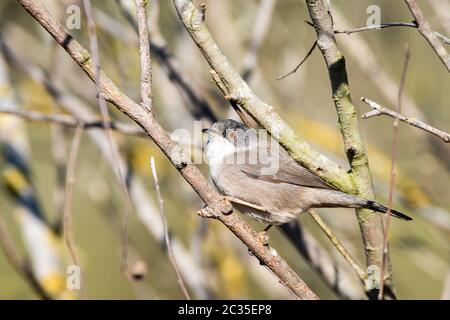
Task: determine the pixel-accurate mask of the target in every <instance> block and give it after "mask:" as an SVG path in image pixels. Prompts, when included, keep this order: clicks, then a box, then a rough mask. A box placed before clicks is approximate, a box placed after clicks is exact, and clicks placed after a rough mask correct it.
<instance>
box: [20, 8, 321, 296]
mask: <svg viewBox="0 0 450 320" xmlns="http://www.w3.org/2000/svg"><path fill="white" fill-rule="evenodd" d="M17 1H18V2H19V3H20V4H21V5H22V6H23V7H24V8H25V9H26V10H27V11H28V12H29V13H30V15H31V16H32V17H33V18H34V19H36V20H37V21H38V22H39V23H40V24H41V25H42V26H43V27H44V28H45V29H46V30H47V31H48V32H49V33H50V34H51V35H52V37H53V38H54V39H55V40H56V41H57V42H58V44H60V45H61V46H62V47H64V49H65V50H66V51H67V52H68V54H69V55H70V56H71V57H72V59H74V61H75V62H76V63H77V64H78V65H79V66H80V67H81V68H82V69H83V70H84V71H85V72H86V74H87V75H88V76H89V77H90V78H91V79H92V80H94V81H95V77H94V72H93V66H92V62H91V56H90V54H89V52H88V51H87V50H86V49H85V48H83V47H82V46H81V44H80V43H78V42H77V41H76V40H75V39H74V38H72V37H71V36H70V35H69V34H68V33H67V32H66V31H65V30H64V28H63V27H62V26H61V25H60V24H59V23H57V22H56V21H55V20H54V19H53V17H51V15H50V14H49V13H48V11H47V10H46V9H45V8H44V7H43V6H42V4H41V3H40V2H38V1H32V0H17ZM98 85H99V87H100V89H101V97H103V98H104V99H106V100H107V101H109V102H111V103H112V104H114V105H115V106H116V107H117V108H118V109H119V110H120V111H121V112H123V113H124V114H126V115H127V116H129V117H130V118H131V119H133V120H134V121H135V122H136V123H137V124H139V125H140V126H141V127H142V128H143V129H144V130H145V132H146V133H147V134H148V135H149V136H150V137H151V138H152V139H153V140H154V141H155V143H156V144H157V145H158V147H159V148H160V149H161V150H162V151H163V152H164V154H165V155H166V156H167V157H168V158H169V160H170V161H171V162H172V163H173V165H174V166H175V167H176V168H177V169H178V170H179V172H180V173H181V174H182V176H183V177H184V178H185V179H186V181H187V182H188V183H189V184H190V185H191V186H192V188H193V189H194V190H195V191H196V192H197V194H198V195H199V196H200V197H201V198H202V199H203V201H204V202H205V203H206V205H207V206H208V207H207V208H206V209H207V210H206V211H201V213H202V214H204V213H205V212H207V213H208V216H210V217H211V218H215V219H218V220H220V221H221V222H222V223H223V224H225V225H226V226H227V227H228V228H229V229H230V230H231V231H232V232H233V233H234V234H235V235H236V236H237V237H238V238H239V239H240V240H241V241H243V242H244V244H245V245H246V246H247V247H248V248H249V249H250V250H251V251H252V252H253V253H254V254H255V256H256V257H257V258H258V259H259V260H260V261H261V262H262V263H263V264H264V265H265V266H267V267H268V268H269V269H270V270H271V271H272V272H273V273H274V274H275V275H276V276H277V277H278V279H279V280H280V281H281V282H282V283H283V284H284V285H285V286H286V287H288V288H289V289H290V290H291V291H292V292H293V293H294V294H295V295H296V296H297V297H298V298H299V299H317V296H316V295H315V294H314V293H313V292H312V291H311V289H309V288H308V286H307V285H306V284H305V283H304V282H303V280H302V279H300V277H299V276H298V275H297V274H296V273H295V272H294V270H292V268H290V267H289V265H288V264H287V263H286V262H285V261H284V260H283V259H282V258H281V257H280V256H279V254H278V253H277V252H276V251H275V250H274V249H273V248H269V247H266V246H263V245H262V244H261V243H260V241H259V239H258V236H257V233H256V232H255V231H254V230H253V229H252V228H251V227H250V225H248V224H247V223H246V222H245V221H244V220H242V219H241V218H240V217H239V216H238V215H236V214H229V213H231V211H232V207H231V205H230V203H229V202H228V201H226V200H225V199H224V198H223V197H222V196H220V195H219V194H218V193H217V191H215V190H214V188H213V187H212V186H211V185H210V184H209V183H208V182H207V180H206V179H205V178H204V177H203V176H202V174H201V173H200V171H199V170H198V169H197V168H196V167H195V166H194V165H193V164H192V163H191V161H190V159H189V158H188V157H187V155H186V154H184V153H183V152H182V151H181V150H180V148H179V147H178V146H177V145H176V144H175V143H174V142H173V141H172V140H171V139H170V137H169V135H168V134H167V132H166V131H165V130H164V129H163V128H162V127H161V125H160V124H159V122H158V121H157V120H156V118H155V116H154V114H153V113H150V112H148V111H147V110H146V109H144V108H141V107H140V106H139V105H138V104H136V103H135V102H133V101H132V100H131V99H130V98H129V97H128V96H126V95H125V94H123V93H122V92H121V91H120V90H119V89H118V88H117V86H116V85H115V84H114V83H113V82H112V80H111V79H109V78H108V77H107V76H106V75H105V74H104V73H103V72H100V75H99V80H98Z"/></svg>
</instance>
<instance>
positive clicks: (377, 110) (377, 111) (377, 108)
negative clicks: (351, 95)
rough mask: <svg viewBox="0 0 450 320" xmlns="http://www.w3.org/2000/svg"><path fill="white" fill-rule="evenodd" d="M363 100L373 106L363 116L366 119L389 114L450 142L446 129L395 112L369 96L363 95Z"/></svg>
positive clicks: (449, 135)
mask: <svg viewBox="0 0 450 320" xmlns="http://www.w3.org/2000/svg"><path fill="white" fill-rule="evenodd" d="M361 101H363V102H365V103H367V104H368V105H369V107H371V108H372V109H373V110H372V111H370V112H367V113H365V114H363V115H362V117H363V118H364V119H369V118H372V117H375V116H380V115H387V116H389V117H391V118H394V119H398V120H400V121H402V122H404V123H407V124H409V125H411V126H413V127H416V128H419V129H421V130H423V131H426V132H429V133H431V134H433V135H435V136H437V137H439V138H441V139H442V140H443V141H444V142H446V143H449V142H450V134H449V133H447V132H445V131H442V130H440V129H436V128H434V127H432V126H430V125H429V124H426V123H424V122H422V121H420V120H418V119H416V118H410V117H407V116H405V115H403V114H399V113H398V112H395V111H393V110H391V109H388V108H386V107H383V106H381V105H379V104H378V103H376V102H375V101H372V100H370V99H368V98H365V97H362V98H361Z"/></svg>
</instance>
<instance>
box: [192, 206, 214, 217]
mask: <svg viewBox="0 0 450 320" xmlns="http://www.w3.org/2000/svg"><path fill="white" fill-rule="evenodd" d="M197 215H198V216H199V217H202V218H208V219H218V218H219V216H218V215H217V214H216V213H215V212H214V211H213V210H211V208H210V207H208V206H205V207H204V208H203V209H200V210H198V211H197Z"/></svg>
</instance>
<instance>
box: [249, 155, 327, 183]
mask: <svg viewBox="0 0 450 320" xmlns="http://www.w3.org/2000/svg"><path fill="white" fill-rule="evenodd" d="M273 161H279V164H278V170H275V171H276V172H275V173H273V174H262V173H263V172H264V168H266V169H267V167H268V166H267V165H261V164H259V163H256V164H245V165H242V168H241V171H242V172H243V173H245V174H246V175H247V176H249V177H251V178H254V179H259V180H263V181H267V182H271V183H289V184H294V185H298V186H303V187H311V188H320V189H334V190H336V188H335V187H333V186H332V185H330V184H328V183H327V182H325V181H324V180H322V179H321V178H319V177H318V176H316V175H315V174H314V173H312V172H311V171H309V170H308V169H306V168H305V167H302V166H301V165H299V164H298V163H297V162H295V161H294V160H293V159H292V158H290V156H289V155H288V154H287V153H286V154H285V153H284V150H283V151H282V152H280V157H279V158H278V159H276V158H274V159H273ZM266 171H267V170H266Z"/></svg>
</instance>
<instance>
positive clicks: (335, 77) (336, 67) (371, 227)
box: [306, 0, 393, 298]
mask: <svg viewBox="0 0 450 320" xmlns="http://www.w3.org/2000/svg"><path fill="white" fill-rule="evenodd" d="M306 4H307V6H308V10H309V15H310V17H311V20H312V23H313V25H314V29H315V30H316V33H317V45H318V47H319V49H320V51H321V52H322V54H323V56H324V59H325V62H326V65H327V68H328V73H329V77H330V82H331V89H332V98H333V101H334V104H335V106H336V111H337V114H338V119H339V125H340V129H341V133H342V137H343V140H344V148H345V152H346V154H347V158H348V161H349V163H350V167H351V176H352V178H353V182H354V183H355V185H356V189H357V194H358V195H359V196H361V197H363V198H365V199H374V196H375V195H374V192H373V187H372V176H371V172H370V169H369V163H368V159H367V155H366V152H365V149H364V143H363V141H362V137H361V134H360V132H359V124H358V119H357V116H356V108H355V106H354V105H353V102H352V99H351V96H350V87H349V83H348V78H347V71H346V67H345V58H344V56H343V55H342V53H341V52H340V51H339V48H338V46H337V44H336V39H335V37H334V31H333V21H332V17H331V16H330V14H329V12H328V10H327V7H326V5H325V3H324V1H323V0H306ZM357 217H358V222H359V225H360V228H361V234H362V238H363V242H364V250H365V254H366V261H367V266H368V267H370V266H377V267H380V266H381V260H382V251H383V226H382V220H381V217H380V215H379V214H376V213H374V212H373V211H371V210H367V209H358V210H357ZM388 269H389V268H388ZM386 276H387V281H386V286H387V287H389V288H388V289H387V290H385V292H386V293H393V290H392V281H391V274H390V272H387V273H386ZM371 291H373V292H372V294H370V296H371V297H374V298H375V297H376V295H377V292H376V291H377V290H376V289H375V288H372V290H371Z"/></svg>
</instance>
